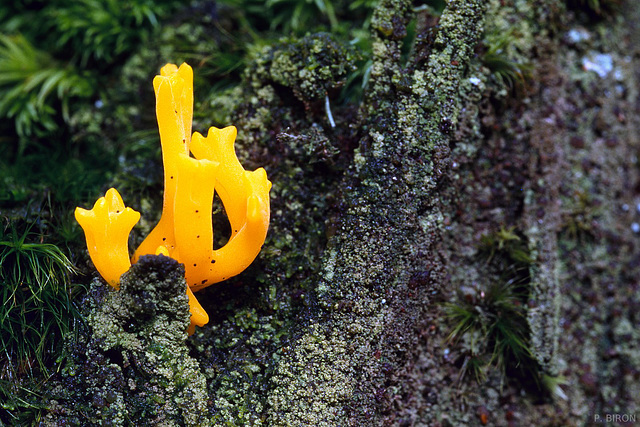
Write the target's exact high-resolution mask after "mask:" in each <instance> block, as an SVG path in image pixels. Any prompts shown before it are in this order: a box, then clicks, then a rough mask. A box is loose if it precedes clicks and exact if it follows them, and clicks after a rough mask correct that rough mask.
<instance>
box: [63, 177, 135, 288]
mask: <svg viewBox="0 0 640 427" xmlns="http://www.w3.org/2000/svg"><path fill="white" fill-rule="evenodd" d="M75 217H76V221H78V223H79V224H80V226H81V227H82V229H83V230H84V234H85V238H86V240H87V248H88V249H89V256H90V257H91V260H92V261H93V264H94V265H95V266H96V269H97V270H98V272H99V273H100V275H101V276H102V277H103V278H104V279H105V280H106V281H107V282H108V283H109V284H110V285H111V286H114V287H115V288H118V284H119V283H120V276H122V274H124V273H125V272H126V271H127V270H128V269H129V267H131V262H130V261H129V243H128V242H129V233H130V232H131V229H132V228H133V226H134V225H136V223H137V222H138V221H139V220H140V213H139V212H136V211H134V210H133V209H131V208H127V207H125V205H124V202H123V201H122V197H120V194H119V193H118V191H117V190H116V189H115V188H110V189H109V190H108V191H107V193H106V194H105V196H104V197H100V198H99V199H98V200H97V201H96V203H95V204H94V205H93V209H91V210H86V209H82V208H76V210H75Z"/></svg>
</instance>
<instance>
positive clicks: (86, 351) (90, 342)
mask: <svg viewBox="0 0 640 427" xmlns="http://www.w3.org/2000/svg"><path fill="white" fill-rule="evenodd" d="M105 286H106V285H104V284H102V283H99V282H94V284H93V290H92V294H93V295H94V296H93V301H92V302H91V303H90V304H91V310H90V314H89V319H88V323H89V326H90V329H89V330H87V331H85V333H86V335H83V337H81V338H80V339H79V340H77V341H74V342H70V343H69V345H70V346H71V348H70V350H71V357H70V358H69V361H68V363H67V365H66V366H65V368H64V370H63V375H62V378H61V382H59V383H57V384H53V385H52V387H53V390H52V391H51V394H52V395H53V396H55V398H56V400H57V402H58V404H59V405H61V406H63V407H66V408H67V409H66V411H65V412H64V413H62V412H58V411H56V410H55V408H53V409H52V410H50V411H49V414H48V415H47V417H46V421H47V423H49V424H52V423H53V424H57V425H59V424H60V423H62V422H71V421H72V420H73V419H80V420H83V421H82V423H111V425H128V424H132V423H133V424H137V425H148V424H150V423H157V422H160V423H169V424H181V425H202V424H203V423H204V424H206V420H207V418H208V415H207V414H208V411H207V403H206V402H207V393H206V383H205V379H204V377H203V376H202V374H201V373H200V370H199V367H198V364H197V363H196V362H195V361H194V360H193V359H192V358H191V357H190V356H189V354H188V350H187V347H186V346H185V341H186V338H187V336H186V329H187V327H188V325H189V311H188V301H187V295H186V291H185V289H186V284H185V282H184V268H183V267H182V266H180V265H179V264H178V263H177V262H176V261H174V260H172V259H170V258H167V257H163V256H144V257H141V258H140V260H139V261H138V263H136V264H135V265H134V266H132V268H131V269H130V270H129V271H128V272H127V273H126V274H125V275H123V277H122V281H121V288H120V290H118V291H115V290H107V291H106V295H104V293H105V289H104V287H105ZM100 294H102V296H100ZM70 402H73V405H69V403H70Z"/></svg>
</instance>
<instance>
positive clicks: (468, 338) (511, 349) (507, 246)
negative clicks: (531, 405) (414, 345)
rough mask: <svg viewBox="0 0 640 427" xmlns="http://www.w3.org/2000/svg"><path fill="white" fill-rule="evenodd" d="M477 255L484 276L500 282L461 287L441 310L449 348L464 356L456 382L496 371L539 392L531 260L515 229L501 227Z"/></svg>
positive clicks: (484, 240) (478, 378)
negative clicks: (530, 308) (532, 340)
mask: <svg viewBox="0 0 640 427" xmlns="http://www.w3.org/2000/svg"><path fill="white" fill-rule="evenodd" d="M479 249H480V250H479V254H480V256H481V257H482V258H484V261H485V262H484V267H485V268H486V269H487V272H488V274H491V275H495V276H497V277H498V278H497V279H487V280H486V281H485V283H484V284H473V285H471V286H465V287H462V288H461V289H460V290H459V293H458V295H457V298H456V300H455V301H454V302H449V303H445V304H444V314H445V316H446V318H447V319H448V321H449V323H450V324H451V332H450V333H449V335H448V337H447V342H449V343H450V344H453V345H456V346H457V347H458V348H459V349H460V350H461V354H462V356H463V361H462V367H461V371H460V379H462V378H463V377H465V376H467V375H471V376H473V377H474V378H475V379H476V381H478V383H480V382H482V381H484V379H485V373H486V371H487V370H488V369H489V368H490V367H495V368H497V369H499V370H500V371H501V372H502V376H503V378H504V377H506V374H507V373H509V374H510V376H511V375H516V376H517V377H519V378H523V379H526V380H529V379H533V381H534V384H532V385H533V386H534V387H536V388H537V389H541V388H542V387H544V383H543V381H542V376H541V375H542V373H541V371H540V367H539V364H538V362H537V360H536V358H535V356H534V355H533V353H532V352H531V349H530V346H529V337H530V329H529V324H528V322H527V308H526V307H527V303H528V300H529V298H530V281H531V277H530V271H529V269H530V266H531V263H532V262H533V260H532V258H531V255H530V252H529V249H528V247H527V243H526V240H525V239H524V238H523V237H521V236H520V234H519V233H518V232H517V230H516V228H515V227H513V226H512V227H505V226H501V227H500V229H499V230H498V231H496V232H493V233H489V234H485V235H483V236H482V237H481V241H480V247H479ZM561 391H562V390H560V392H561ZM553 393H557V392H556V391H553Z"/></svg>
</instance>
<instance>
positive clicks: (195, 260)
mask: <svg viewBox="0 0 640 427" xmlns="http://www.w3.org/2000/svg"><path fill="white" fill-rule="evenodd" d="M153 87H154V90H155V93H156V115H157V118H158V127H159V129H160V141H161V143H162V160H163V164H164V188H165V191H164V201H163V206H162V217H161V218H160V221H159V222H158V224H157V225H156V227H155V228H154V229H153V230H152V231H151V233H149V235H148V236H147V238H146V239H145V240H144V241H143V242H142V244H141V245H140V246H139V247H138V249H137V250H136V252H135V253H134V255H133V258H132V262H134V263H135V262H136V261H137V260H138V258H139V257H140V256H141V255H146V254H163V255H166V256H170V257H172V258H174V259H176V260H177V261H179V262H181V263H183V264H184V265H185V271H186V273H185V275H186V280H187V284H188V289H187V294H188V295H189V305H190V309H191V326H190V327H189V333H193V331H194V329H195V325H198V326H203V325H204V324H206V323H207V322H208V321H209V316H208V315H207V313H206V312H205V311H204V309H203V308H202V307H201V306H200V304H199V303H198V301H197V299H196V298H195V296H194V295H193V292H196V291H198V290H200V289H202V288H205V287H207V286H209V285H212V284H214V283H217V282H220V281H222V280H225V279H228V278H229V277H232V276H235V275H237V274H239V273H241V272H242V271H243V270H244V269H245V268H247V267H248V266H249V264H251V262H253V260H254V259H255V258H256V256H257V255H258V253H259V252H260V248H261V247H262V245H263V243H264V240H265V238H266V234H267V229H268V227H269V216H270V212H269V190H270V189H271V182H269V180H268V179H267V174H266V172H265V170H264V169H262V168H259V169H258V170H256V171H254V172H249V171H245V170H244V168H243V167H242V165H241V164H240V162H239V161H238V158H237V156H236V153H235V150H234V143H235V139H236V135H237V131H236V128H235V127H233V126H229V127H226V128H224V129H217V128H215V127H212V128H210V129H209V133H208V135H207V137H206V138H205V137H203V136H202V135H201V134H199V133H197V132H196V133H194V134H193V138H191V122H192V117H193V71H192V69H191V67H190V66H189V65H187V64H182V65H181V66H180V68H178V67H177V66H176V65H174V64H167V65H165V66H164V67H163V68H162V70H161V73H160V75H159V76H156V77H155V78H154V80H153ZM191 152H192V153H193V155H194V157H195V158H194V157H191V156H190V153H191ZM109 191H111V190H109ZM113 191H114V192H115V190H113ZM214 191H215V192H217V193H218V195H219V196H220V199H221V200H222V204H223V205H224V207H225V210H226V213H227V217H228V218H229V222H230V224H231V230H232V233H231V237H230V238H229V241H228V242H227V244H226V245H225V246H223V247H222V248H220V249H218V250H214V249H213V225H212V219H211V215H212V208H213V196H214ZM108 194H109V192H107V195H108ZM115 194H117V192H115ZM118 198H119V195H118ZM119 200H120V202H122V200H121V199H119ZM97 204H98V203H96V206H97ZM123 206H124V205H123ZM78 209H79V208H78ZM94 209H95V208H94ZM127 209H129V208H127ZM81 211H84V210H81ZM77 212H78V211H76V217H78V216H77V215H78V214H77ZM84 212H87V211H84ZM132 212H134V211H132ZM135 213H136V214H137V212H135ZM138 217H139V214H138ZM136 221H137V219H136ZM78 222H80V224H81V225H82V227H83V228H85V225H84V224H83V223H82V222H81V221H80V219H78ZM134 224H135V222H134ZM132 226H133V225H132ZM130 229H131V227H130V228H129V230H130ZM85 232H86V233H87V244H88V245H90V247H91V244H90V243H89V233H88V231H87V228H85ZM127 235H128V231H127ZM103 240H105V241H103V242H101V243H100V245H102V244H106V243H107V242H106V239H103ZM124 242H125V253H126V239H125V240H124ZM100 245H98V246H100ZM105 248H108V247H105ZM96 252H98V251H94V253H92V252H91V249H90V255H91V258H92V260H94V263H95V264H96V267H97V268H98V271H99V272H100V274H101V275H102V276H103V277H105V279H107V276H105V274H104V273H103V270H104V269H102V270H101V268H100V267H98V262H96V259H97V258H94V254H95V253H96ZM106 252H109V250H108V249H106ZM121 264H122V265H121V266H119V268H118V270H117V271H118V272H119V274H118V275H117V276H116V273H112V274H111V276H109V277H110V279H107V280H108V281H109V283H111V284H113V285H114V286H117V282H118V281H119V277H120V274H122V273H124V272H125V271H126V270H127V269H128V268H129V266H130V265H129V264H128V260H127V263H126V268H124V267H125V263H121ZM123 268H124V269H123Z"/></svg>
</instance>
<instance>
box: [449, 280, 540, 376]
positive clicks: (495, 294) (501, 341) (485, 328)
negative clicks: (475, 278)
mask: <svg viewBox="0 0 640 427" xmlns="http://www.w3.org/2000/svg"><path fill="white" fill-rule="evenodd" d="M524 299H525V295H523V291H522V289H521V286H520V284H519V283H516V282H515V281H505V282H494V283H491V284H489V285H488V286H487V287H486V289H485V290H481V289H475V290H473V291H472V292H468V293H467V294H466V295H460V296H459V298H458V302H452V303H446V304H444V312H445V316H446V317H447V318H448V319H449V321H450V322H451V324H452V325H453V326H452V329H451V332H450V333H449V335H448V337H447V341H448V342H449V343H452V344H460V346H461V348H462V349H463V353H464V354H465V360H464V362H463V367H462V370H461V377H464V376H465V375H466V374H467V372H470V373H471V374H473V376H474V377H475V379H476V380H477V381H479V382H480V381H482V380H483V379H484V371H485V370H486V369H487V368H488V367H489V366H491V365H493V366H496V367H498V368H499V369H501V370H502V372H503V373H504V372H505V371H506V370H507V369H512V368H518V369H519V368H523V367H529V366H535V365H536V362H535V359H534V357H533V355H532V354H531V351H530V349H529V346H528V344H527V342H528V336H529V328H528V325H527V319H526V311H525V309H524V305H523V300H524Z"/></svg>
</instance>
